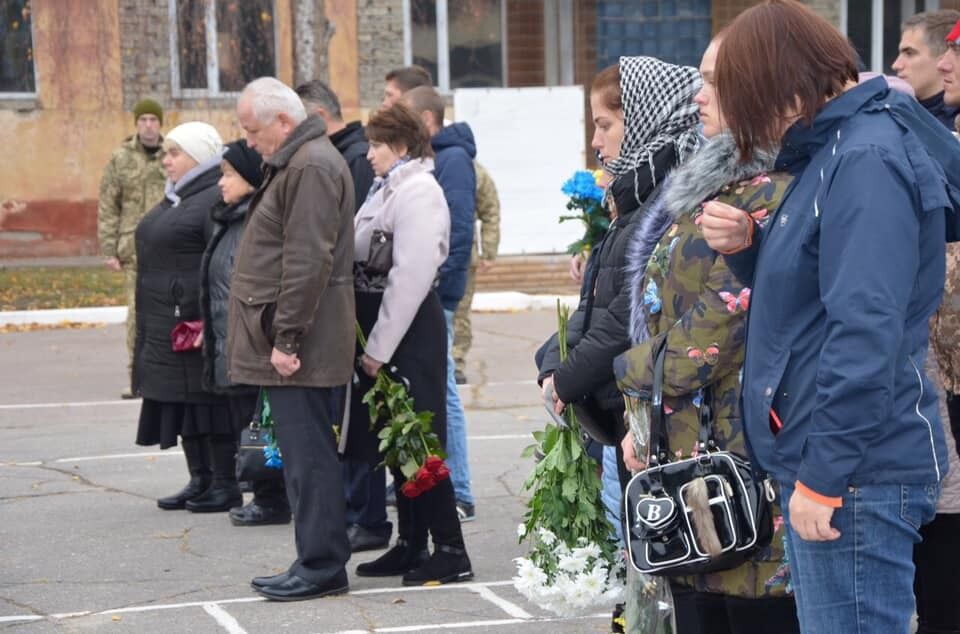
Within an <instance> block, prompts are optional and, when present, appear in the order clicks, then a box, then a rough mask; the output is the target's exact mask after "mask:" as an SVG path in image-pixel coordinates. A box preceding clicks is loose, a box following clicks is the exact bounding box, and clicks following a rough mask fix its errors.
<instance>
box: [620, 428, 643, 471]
mask: <svg viewBox="0 0 960 634" xmlns="http://www.w3.org/2000/svg"><path fill="white" fill-rule="evenodd" d="M620 448H621V449H623V464H625V465H626V466H627V469H629V470H630V472H631V473H636V472H637V471H643V470H644V469H646V468H647V465H646V464H644V463H642V462H640V460H639V459H638V458H637V451H636V449H634V447H633V432H630V431H628V432H627V435H626V436H624V437H623V440H621V441H620Z"/></svg>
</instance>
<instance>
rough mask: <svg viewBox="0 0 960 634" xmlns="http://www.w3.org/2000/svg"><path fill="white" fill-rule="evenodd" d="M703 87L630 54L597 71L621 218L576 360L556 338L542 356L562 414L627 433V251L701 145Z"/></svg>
mask: <svg viewBox="0 0 960 634" xmlns="http://www.w3.org/2000/svg"><path fill="white" fill-rule="evenodd" d="M699 89H700V76H699V74H698V73H697V69H695V68H690V67H686V66H675V65H673V64H668V63H666V62H662V61H660V60H658V59H655V58H652V57H622V58H620V63H619V64H618V65H616V66H611V67H609V68H607V69H605V70H603V71H602V72H601V73H600V74H599V75H597V77H596V79H595V80H594V82H593V85H592V87H591V91H590V105H591V110H592V114H593V121H594V124H595V126H596V133H595V134H594V137H593V142H592V144H591V145H592V147H593V148H594V150H596V151H597V154H598V156H599V157H600V160H601V162H602V163H603V167H604V169H605V170H606V172H607V173H608V175H609V176H610V178H611V179H612V181H613V182H612V183H611V184H610V186H609V188H608V193H607V201H608V207H609V208H610V210H611V218H612V220H611V223H610V228H609V229H608V231H607V233H606V235H605V236H604V238H603V240H601V241H600V243H599V244H597V245H595V246H594V247H593V249H592V251H591V253H590V259H589V261H588V263H587V266H586V270H585V272H584V276H583V285H582V287H581V291H580V305H579V306H578V307H577V310H576V312H575V313H574V314H573V315H572V316H571V318H570V326H569V335H568V343H569V345H570V346H571V350H570V352H569V355H568V356H567V358H566V360H565V361H564V362H561V361H560V349H559V345H558V341H557V336H556V334H554V335H553V336H551V337H550V338H549V339H548V340H547V341H546V343H544V344H543V346H542V347H541V348H540V350H539V351H538V352H537V366H538V368H539V380H540V383H541V385H542V386H543V388H544V391H545V393H546V392H547V391H548V389H549V388H550V386H552V389H553V395H554V397H555V398H556V409H557V412H560V411H562V409H563V405H564V404H565V403H573V404H577V405H583V406H585V407H586V408H588V409H589V410H590V411H592V412H594V413H595V418H596V419H597V422H598V423H600V424H601V425H602V426H604V427H605V428H608V429H609V430H611V431H612V432H613V433H614V434H616V435H618V436H622V435H623V431H624V429H623V423H622V421H623V412H624V405H623V398H622V397H621V395H620V391H619V390H618V389H617V385H616V382H615V380H614V377H613V369H612V368H613V359H614V358H615V357H616V356H617V355H618V354H621V353H622V352H624V351H626V350H627V349H628V348H629V347H630V337H629V335H628V332H627V325H628V323H629V320H630V293H629V289H628V288H627V286H626V284H625V283H624V282H625V276H624V268H625V265H626V248H627V245H628V244H629V242H630V240H631V236H632V235H633V234H634V232H635V231H636V229H637V227H638V226H639V225H640V221H641V219H642V217H643V216H644V214H645V213H646V210H647V208H648V207H649V206H650V205H651V204H652V203H653V201H655V200H656V199H657V197H658V196H659V195H660V193H661V189H662V185H663V181H664V179H665V178H666V176H667V174H668V173H669V172H670V171H671V170H672V169H674V167H676V166H677V165H679V164H681V163H682V162H683V161H684V160H686V158H687V157H689V156H690V155H691V154H692V153H693V151H695V150H696V148H697V147H698V145H699V143H700V135H699V133H698V131H697V123H698V119H697V105H696V104H695V103H693V97H694V95H695V94H696V93H697V91H698V90H699ZM621 476H622V478H624V479H625V478H626V476H627V473H626V472H625V471H623V472H622V473H621ZM621 484H625V481H624V482H622V483H621Z"/></svg>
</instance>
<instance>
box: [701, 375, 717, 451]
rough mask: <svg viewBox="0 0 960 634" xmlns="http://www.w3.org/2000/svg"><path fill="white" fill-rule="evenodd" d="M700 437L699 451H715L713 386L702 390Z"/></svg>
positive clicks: (707, 386)
mask: <svg viewBox="0 0 960 634" xmlns="http://www.w3.org/2000/svg"><path fill="white" fill-rule="evenodd" d="M700 393H701V398H700V414H699V418H700V436H699V438H698V441H699V450H700V452H704V451H714V450H716V448H717V441H716V438H715V437H714V434H713V420H714V411H713V410H714V398H713V397H714V395H713V385H706V386H704V387H702V388H701V389H700Z"/></svg>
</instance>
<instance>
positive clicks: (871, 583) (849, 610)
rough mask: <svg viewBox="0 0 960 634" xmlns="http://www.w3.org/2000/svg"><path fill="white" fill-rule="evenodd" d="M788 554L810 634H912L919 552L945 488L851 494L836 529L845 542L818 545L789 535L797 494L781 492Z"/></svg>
mask: <svg viewBox="0 0 960 634" xmlns="http://www.w3.org/2000/svg"><path fill="white" fill-rule="evenodd" d="M781 491H782V495H783V514H784V519H785V520H786V521H787V523H788V528H787V550H788V552H789V558H790V574H791V578H792V580H793V586H794V589H795V591H796V598H797V613H798V615H799V617H800V629H801V631H803V632H804V634H833V633H834V632H843V633H844V634H848V633H849V634H873V633H874V632H878V633H879V632H882V633H883V634H887V633H889V634H906V633H907V632H909V631H910V619H911V617H912V616H913V613H914V608H915V601H914V595H913V577H914V565H913V546H914V544H916V543H918V542H919V541H920V527H921V526H922V525H923V524H925V523H927V522H929V521H930V520H931V519H933V516H934V511H935V507H936V503H937V496H938V495H939V492H940V487H939V485H938V484H928V485H922V484H910V485H900V484H874V485H866V486H862V487H851V488H850V489H849V490H848V491H847V492H846V493H844V495H843V506H842V507H841V508H838V509H836V510H835V511H834V512H833V519H832V520H831V524H832V525H833V527H834V528H836V529H837V530H838V531H840V538H839V539H837V540H834V541H829V542H811V541H805V540H803V539H800V537H799V536H798V535H797V534H796V533H795V532H794V531H793V529H792V528H790V527H789V521H790V520H789V504H790V496H791V495H793V486H787V485H784V486H782V487H781Z"/></svg>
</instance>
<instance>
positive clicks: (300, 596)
mask: <svg viewBox="0 0 960 634" xmlns="http://www.w3.org/2000/svg"><path fill="white" fill-rule="evenodd" d="M253 589H254V590H255V591H256V592H257V594H259V595H260V596H262V597H266V598H267V599H269V600H271V601H304V600H306V599H318V598H320V597H329V596H333V595H337V594H344V593H346V592H347V591H349V590H350V584H349V583H348V582H347V573H346V571H344V570H341V571H340V572H339V573H337V574H336V575H334V576H333V577H332V578H331V579H328V580H326V581H324V582H323V583H313V582H310V581H307V580H306V579H304V578H303V577H298V576H297V575H294V574H291V575H289V576H288V577H287V578H286V579H284V580H283V581H281V582H279V583H274V584H271V585H269V586H260V587H256V586H254V588H253Z"/></svg>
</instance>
